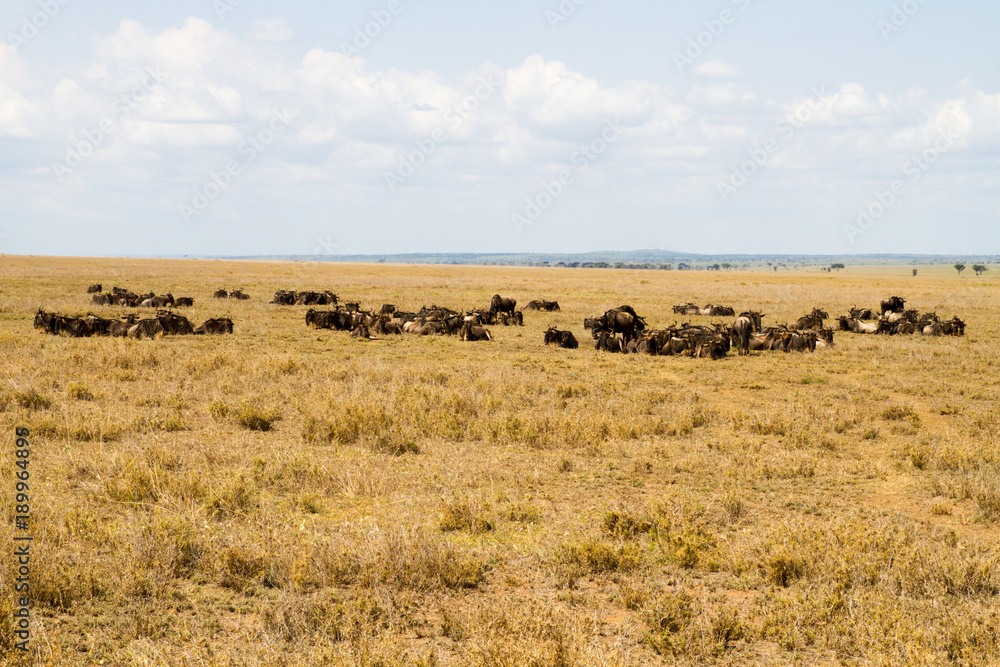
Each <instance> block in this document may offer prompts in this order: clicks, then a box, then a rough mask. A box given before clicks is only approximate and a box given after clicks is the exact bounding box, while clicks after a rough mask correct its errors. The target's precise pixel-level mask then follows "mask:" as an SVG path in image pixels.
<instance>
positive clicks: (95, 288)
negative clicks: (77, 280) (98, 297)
mask: <svg viewBox="0 0 1000 667" xmlns="http://www.w3.org/2000/svg"><path fill="white" fill-rule="evenodd" d="M101 289H102V288H101V284H100V283H97V284H96V285H91V286H90V287H88V288H87V294H93V293H94V292H100V291H101Z"/></svg>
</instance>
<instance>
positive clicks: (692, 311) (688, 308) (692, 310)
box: [674, 301, 701, 315]
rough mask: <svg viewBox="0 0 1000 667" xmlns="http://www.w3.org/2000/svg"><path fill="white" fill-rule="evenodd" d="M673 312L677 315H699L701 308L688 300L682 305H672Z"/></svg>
mask: <svg viewBox="0 0 1000 667" xmlns="http://www.w3.org/2000/svg"><path fill="white" fill-rule="evenodd" d="M674 313H675V314H677V315H700V314H701V308H699V307H698V306H696V305H695V304H693V303H691V302H690V301H688V302H687V303H686V304H684V305H683V306H674Z"/></svg>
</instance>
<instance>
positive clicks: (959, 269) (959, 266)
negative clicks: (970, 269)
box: [955, 263, 965, 275]
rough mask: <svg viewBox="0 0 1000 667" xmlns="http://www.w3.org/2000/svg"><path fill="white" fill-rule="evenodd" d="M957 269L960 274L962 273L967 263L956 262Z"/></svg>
mask: <svg viewBox="0 0 1000 667" xmlns="http://www.w3.org/2000/svg"><path fill="white" fill-rule="evenodd" d="M955 270H956V271H958V275H962V271H965V264H961V263H960V264H956V265H955Z"/></svg>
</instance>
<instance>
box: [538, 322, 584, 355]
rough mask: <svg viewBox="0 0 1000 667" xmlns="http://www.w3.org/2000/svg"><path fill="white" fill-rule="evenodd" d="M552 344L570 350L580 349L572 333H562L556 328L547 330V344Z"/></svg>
mask: <svg viewBox="0 0 1000 667" xmlns="http://www.w3.org/2000/svg"><path fill="white" fill-rule="evenodd" d="M552 343H555V344H556V345H558V346H559V347H565V348H567V349H570V350H575V349H576V348H578V347H580V344H579V343H578V342H577V341H576V336H574V335H573V332H572V331H560V330H559V329H556V328H555V327H549V328H548V329H546V330H545V344H546V345H550V344H552Z"/></svg>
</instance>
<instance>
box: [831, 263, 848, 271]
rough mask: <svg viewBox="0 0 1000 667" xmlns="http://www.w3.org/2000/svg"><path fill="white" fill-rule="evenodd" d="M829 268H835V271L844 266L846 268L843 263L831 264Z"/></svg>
mask: <svg viewBox="0 0 1000 667" xmlns="http://www.w3.org/2000/svg"><path fill="white" fill-rule="evenodd" d="M830 268H831V269H836V270H837V271H840V270H841V269H844V268H847V267H845V266H844V265H843V264H831V265H830Z"/></svg>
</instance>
